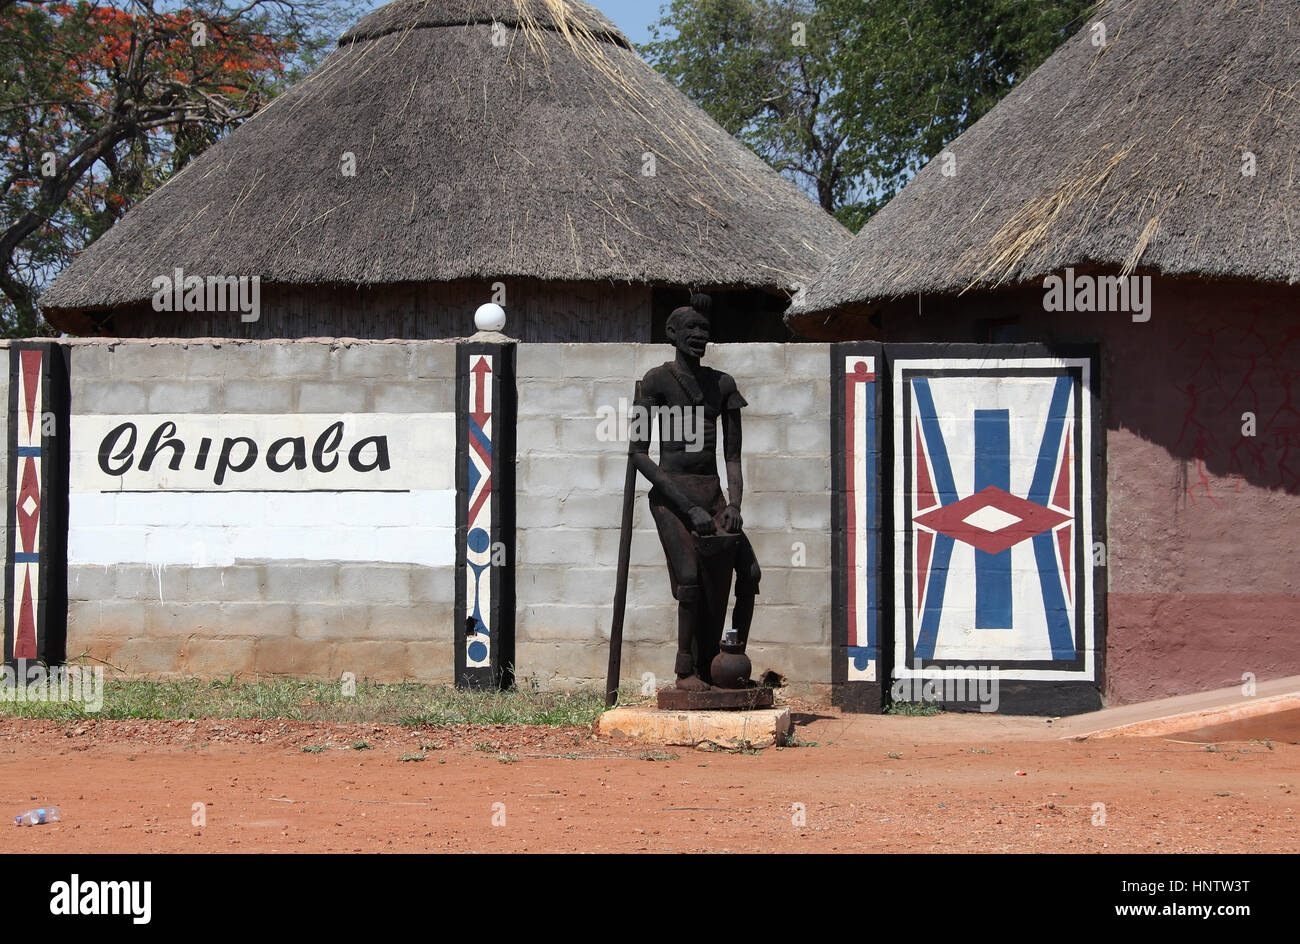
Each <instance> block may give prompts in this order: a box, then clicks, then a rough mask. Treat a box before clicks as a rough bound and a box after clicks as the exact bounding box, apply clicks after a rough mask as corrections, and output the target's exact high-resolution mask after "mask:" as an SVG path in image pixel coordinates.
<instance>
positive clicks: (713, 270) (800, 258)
mask: <svg viewBox="0 0 1300 944" xmlns="http://www.w3.org/2000/svg"><path fill="white" fill-rule="evenodd" d="M494 22H495V23H499V24H502V25H503V26H504V27H506V29H505V30H504V31H501V30H498V31H497V32H498V34H499V35H504V37H505V41H506V45H505V46H503V47H498V46H494V45H493V41H492V40H493V35H494V27H493V24H494ZM344 152H351V153H352V154H354V155H355V160H356V175H355V176H352V177H349V176H344V174H343V173H342V172H341V169H340V162H341V158H342V155H343V154H344ZM648 153H650V154H653V155H654V161H655V165H656V166H655V168H654V170H655V175H654V176H646V175H645V174H644V173H643V167H644V158H643V155H645V154H648ZM848 239H849V234H848V232H847V231H846V230H845V229H844V228H843V227H841V226H840V225H839V223H838V222H836V221H835V219H834V218H833V217H831V216H830V215H828V214H826V213H825V212H823V211H822V210H821V208H820V207H818V206H817V205H816V204H815V203H813V202H812V201H811V200H810V199H809V198H808V197H807V196H806V195H805V194H804V193H803V192H802V191H800V190H799V189H798V187H796V186H795V185H794V184H793V183H791V182H790V181H788V180H786V179H784V178H782V177H781V176H780V175H778V174H777V173H775V172H774V171H772V170H771V169H770V168H769V167H768V166H767V165H766V164H765V163H763V161H762V160H760V159H759V158H758V157H757V156H756V155H755V154H754V153H753V152H751V151H750V150H748V149H747V148H745V147H744V146H743V145H741V144H740V143H739V142H737V141H736V140H735V139H734V138H732V137H731V136H730V135H728V134H727V133H726V132H725V131H723V130H722V128H721V127H719V126H718V125H717V124H716V123H715V122H714V121H713V120H712V119H710V118H709V117H708V116H707V115H706V114H705V113H704V112H703V111H702V110H701V109H700V108H698V107H696V106H695V105H694V104H693V103H691V102H690V101H689V100H688V99H687V98H686V97H685V96H684V95H682V94H681V93H680V92H678V91H677V90H676V89H675V88H673V87H672V86H671V85H670V84H669V83H668V82H667V81H666V80H665V79H664V78H663V77H662V76H660V75H659V74H658V73H656V72H655V71H654V70H653V69H651V68H650V67H649V66H648V65H647V64H646V63H645V62H644V61H643V60H642V59H641V58H640V57H639V56H638V55H637V54H636V53H635V52H634V51H633V50H632V48H631V46H630V44H629V43H628V41H627V39H626V38H625V37H624V36H623V35H622V34H621V33H620V32H619V31H618V29H617V28H616V27H615V26H614V25H613V24H612V23H611V22H610V21H609V20H607V19H606V18H605V17H604V16H603V15H601V14H600V13H599V12H597V11H596V10H595V9H593V8H592V7H590V6H588V5H587V4H585V3H581V2H572V0H424V2H421V0H398V2H396V3H391V4H389V5H388V6H386V7H384V8H382V9H380V10H377V11H376V12H374V13H372V14H370V15H369V16H367V17H365V18H364V19H363V20H361V21H360V22H359V23H358V24H357V25H356V26H355V27H353V28H352V29H351V30H349V31H348V32H347V33H346V34H345V35H344V36H343V37H342V39H340V41H339V48H338V49H336V50H334V51H333V52H332V53H331V54H330V56H329V57H328V58H327V59H326V60H325V61H324V62H323V63H322V65H321V66H320V68H318V69H317V70H316V71H315V72H314V73H313V74H312V75H311V76H309V77H308V78H307V79H305V80H304V81H302V82H300V83H299V84H298V85H296V86H295V87H294V88H292V89H291V90H289V91H288V92H286V93H285V94H284V95H282V96H281V97H279V98H278V99H276V100H274V101H273V102H272V103H271V104H270V105H268V106H267V107H266V108H265V109H263V110H262V111H261V112H260V113H258V115H256V116H255V117H254V118H252V119H250V120H249V121H248V122H246V123H245V124H244V125H243V126H242V127H240V128H239V129H238V130H236V131H235V132H233V133H232V134H230V135H229V136H227V137H226V138H224V139H223V140H222V141H220V142H219V143H218V144H216V145H215V146H213V147H212V148H211V149H210V150H209V151H207V152H206V153H205V154H203V155H202V156H201V157H199V158H198V159H196V160H195V161H194V162H193V163H192V164H190V165H189V166H188V167H186V168H185V169H184V170H183V171H182V172H181V173H179V174H177V175H176V176H175V177H173V178H172V179H171V180H169V181H168V182H167V183H166V184H165V185H164V186H163V187H161V188H160V189H159V190H158V191H157V192H156V193H154V194H153V195H152V196H150V197H149V198H148V199H147V200H145V201H144V202H143V203H141V204H140V205H139V206H137V207H136V208H134V209H133V210H132V211H131V212H130V213H128V214H127V215H126V216H125V217H123V219H122V220H121V221H119V222H118V223H117V224H116V225H115V226H114V227H113V228H112V229H111V230H109V231H108V232H107V233H105V234H104V235H103V236H102V237H101V238H100V239H99V240H98V241H96V242H95V243H94V244H93V245H91V246H90V247H89V248H87V249H86V250H85V251H84V252H83V253H82V254H81V256H80V257H79V258H78V259H77V260H76V261H75V262H74V263H73V264H72V265H70V266H68V268H67V269H65V270H64V272H63V273H62V274H61V275H60V276H59V277H58V279H57V280H56V281H55V282H54V283H53V284H52V285H51V286H50V287H49V289H48V290H47V291H46V292H45V294H44V295H43V297H42V299H41V303H42V308H43V309H44V311H45V313H46V316H47V317H48V318H49V319H50V320H51V321H52V322H53V323H54V324H55V325H60V326H62V325H63V324H74V325H75V324H82V323H84V321H83V319H81V318H80V317H78V315H79V312H81V311H85V310H87V309H96V308H99V309H103V308H109V307H112V306H118V305H125V304H131V303H138V302H141V301H145V300H147V299H149V298H150V297H151V296H152V294H153V291H152V289H151V281H152V280H153V279H154V278H155V277H157V276H159V275H164V274H170V273H171V272H172V270H173V269H174V268H176V267H181V268H183V269H184V270H185V272H186V274H187V275H190V274H198V275H250V276H251V275H257V276H260V277H261V279H262V281H263V283H264V284H271V283H278V284H289V285H294V284H348V285H381V284H393V283H403V282H429V281H436V282H441V281H448V280H453V279H467V278H473V279H478V278H483V279H496V278H509V277H512V276H517V277H530V278H540V279H548V280H568V281H572V280H577V281H585V282H592V281H616V282H641V283H657V284H670V285H681V286H690V285H698V286H701V287H706V286H714V287H751V288H771V289H787V288H789V287H790V286H791V285H792V283H794V282H797V281H803V280H806V279H808V278H810V277H811V276H812V275H813V274H814V273H815V272H816V271H817V270H818V269H820V268H821V267H822V266H823V265H825V263H826V262H827V261H829V259H830V257H831V255H832V254H833V253H834V251H835V250H837V249H838V248H840V247H841V246H842V245H844V244H845V243H847V242H848ZM178 317H184V316H183V315H180V316H178Z"/></svg>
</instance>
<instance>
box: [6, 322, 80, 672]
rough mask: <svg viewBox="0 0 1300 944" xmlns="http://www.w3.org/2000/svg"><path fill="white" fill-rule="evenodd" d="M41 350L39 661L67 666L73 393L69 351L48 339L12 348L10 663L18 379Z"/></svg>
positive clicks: (9, 648) (9, 655) (9, 661)
mask: <svg viewBox="0 0 1300 944" xmlns="http://www.w3.org/2000/svg"><path fill="white" fill-rule="evenodd" d="M33 350H39V351H41V352H42V353H43V354H44V357H42V358H41V378H40V384H41V411H42V416H40V417H37V422H38V423H39V424H40V426H41V429H42V436H41V522H40V526H39V531H38V534H37V547H38V548H39V549H40V551H39V553H40V564H39V565H38V567H37V579H36V599H37V601H38V604H39V606H38V613H37V617H36V638H37V649H36V652H37V661H38V662H43V663H45V664H46V665H62V664H63V663H64V662H65V661H66V659H67V643H68V486H69V469H68V463H69V459H70V455H71V452H70V449H69V420H70V414H71V406H72V392H71V383H70V370H69V354H70V352H69V350H68V348H66V347H65V346H63V345H60V344H54V343H51V342H43V341H15V342H13V343H12V344H10V346H9V397H8V410H9V425H8V430H7V438H8V453H7V462H6V465H7V468H6V470H5V476H6V477H5V481H6V491H5V502H6V506H7V507H6V509H5V566H4V582H5V583H4V608H5V612H4V661H5V664H6V665H14V664H15V661H14V657H13V651H14V632H15V628H16V627H15V626H14V615H13V604H14V600H13V580H14V551H15V549H16V547H17V532H18V521H17V512H16V508H15V495H16V493H17V488H18V467H19V465H20V463H19V461H18V459H19V457H18V375H19V373H20V371H21V353H20V352H22V351H33ZM45 414H50V415H52V416H53V418H54V430H53V433H52V434H48V435H47V434H45V433H44V427H45V422H44V415H45Z"/></svg>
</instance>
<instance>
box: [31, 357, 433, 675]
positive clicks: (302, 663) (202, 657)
mask: <svg viewBox="0 0 1300 944" xmlns="http://www.w3.org/2000/svg"><path fill="white" fill-rule="evenodd" d="M455 365H456V361H455V345H454V344H452V343H444V342H410V343H407V342H398V343H392V342H330V341H325V342H309V341H290V342H261V343H249V342H231V341H221V342H202V341H190V342H150V341H117V342H110V341H93V342H91V341H84V342H72V352H71V368H72V370H71V374H72V414H73V430H74V436H73V439H74V441H73V449H74V450H76V449H78V448H84V445H85V444H78V443H77V442H76V435H75V431H76V427H77V416H78V415H85V416H89V415H97V414H116V413H122V414H131V413H140V414H173V415H174V414H177V413H202V414H211V415H217V416H231V415H240V414H283V415H286V416H288V415H292V414H326V415H330V419H331V421H332V419H333V418H335V417H336V416H337V415H339V414H347V413H388V414H394V413H397V414H407V413H425V414H430V413H447V414H451V413H454V410H455V371H456V366H455ZM6 376H7V375H6ZM147 435H148V433H147V432H146V431H144V430H143V429H142V431H141V437H142V438H143V437H145V436H147ZM452 441H453V443H454V439H453V440H452ZM142 445H143V443H141V446H142ZM310 446H311V443H310V442H309V443H308V448H309V449H310ZM139 448H140V447H137V451H138V450H139ZM190 448H193V446H190ZM453 448H454V446H453ZM453 481H454V479H453ZM75 487H76V486H75V483H74V492H75ZM90 497H91V498H93V496H90ZM141 497H142V498H148V497H149V496H141ZM166 497H167V498H168V499H172V498H176V497H178V496H175V495H168V496H166ZM240 497H242V496H226V495H222V493H220V492H206V493H203V494H202V495H201V496H199V498H200V499H202V500H199V501H198V502H197V503H191V504H192V505H193V507H192V508H191V517H194V516H196V515H197V517H195V518H194V520H192V521H189V522H188V523H186V522H178V521H175V520H172V519H173V518H174V517H175V515H176V514H177V513H179V512H178V509H177V508H176V507H172V506H169V507H168V508H155V509H154V510H155V511H156V512H157V513H159V514H162V515H163V518H160V519H159V520H158V522H157V523H156V524H157V525H159V526H160V527H162V528H169V529H170V530H169V533H170V534H171V535H172V536H173V537H183V536H184V535H185V534H187V533H188V534H191V535H195V536H198V535H199V533H200V532H202V531H204V527H205V526H209V527H210V526H211V525H213V524H214V522H212V521H209V520H208V518H207V517H204V514H205V512H204V508H207V507H208V506H209V505H211V504H212V501H210V500H208V499H212V500H217V501H227V500H229V499H235V498H240ZM255 497H256V498H257V499H258V500H259V501H260V502H261V504H260V505H258V507H259V508H262V509H263V513H264V514H265V516H266V517H268V518H274V521H272V522H271V524H286V525H287V524H295V523H296V524H298V525H303V526H304V527H301V528H298V529H296V530H295V529H293V528H288V527H287V526H286V527H284V528H278V529H277V528H274V527H272V528H271V529H270V530H266V531H265V533H264V534H263V538H258V537H257V535H258V534H259V533H262V532H259V531H258V530H257V528H258V525H259V522H258V521H257V520H256V519H257V517H258V516H257V515H256V514H253V515H252V517H251V518H250V519H249V520H248V521H244V522H243V524H244V526H245V530H246V531H247V532H248V533H245V534H244V535H243V537H242V538H241V539H240V540H239V541H232V542H226V543H230V549H231V554H230V555H225V556H229V557H231V559H229V560H226V559H221V558H222V557H223V554H224V552H222V553H214V555H213V556H214V560H213V561H212V562H211V563H210V564H208V565H207V566H194V565H193V564H194V562H193V561H186V562H185V563H181V564H176V563H168V562H166V561H155V562H154V563H149V561H153V560H154V556H155V555H156V553H157V547H158V538H159V535H160V533H161V532H160V531H158V530H153V529H151V528H150V527H148V525H149V521H145V520H144V519H143V518H141V519H140V520H139V521H135V519H132V522H131V523H128V524H123V522H121V521H117V522H114V523H113V531H112V534H113V535H115V538H114V540H116V541H119V542H121V543H122V546H123V549H124V550H123V553H122V554H121V555H119V557H118V559H119V560H121V561H132V560H133V561H138V562H130V563H127V562H121V563H109V564H101V563H80V564H77V563H73V564H71V565H70V567H69V575H68V596H69V627H68V653H69V656H70V657H75V656H77V655H80V654H82V653H86V654H89V655H92V656H94V657H96V658H99V659H103V660H104V661H105V662H108V663H110V664H112V665H115V666H119V667H121V668H123V669H126V670H127V671H129V672H131V673H135V674H149V675H176V674H198V675H223V674H228V673H232V672H234V673H258V674H271V675H275V674H285V675H315V676H326V677H338V676H339V675H340V674H341V673H343V672H353V673H355V674H356V676H357V677H358V678H367V677H368V678H375V679H386V680H398V679H408V678H409V679H418V680H423V681H444V682H449V681H451V679H452V677H453V666H452V647H451V642H450V640H451V638H452V632H453V630H452V623H453V620H452V608H453V607H452V601H453V599H454V596H455V568H454V510H453V512H452V516H451V518H450V520H437V521H432V520H431V521H429V522H426V523H427V524H429V525H430V527H429V528H427V529H425V531H427V533H425V532H423V531H422V532H421V534H420V536H419V540H421V541H425V540H427V541H430V542H435V543H440V544H447V545H448V547H447V548H444V549H442V550H441V551H439V552H438V553H433V554H431V555H427V556H426V555H422V554H412V553H409V552H403V551H401V550H400V549H399V550H398V551H397V552H393V551H392V548H393V545H394V544H397V543H400V542H399V541H398V540H397V538H398V536H399V534H398V533H399V532H401V533H402V534H405V532H406V531H407V530H409V528H418V527H419V525H420V523H419V522H411V523H410V525H409V528H408V526H404V525H403V524H402V523H401V522H398V521H377V520H375V518H374V515H375V514H382V509H380V508H378V507H374V508H372V507H371V506H372V505H375V501H376V496H375V495H374V494H371V493H366V494H364V495H356V496H351V497H355V498H356V499H357V500H356V501H355V502H350V501H348V499H349V497H350V496H348V495H329V496H320V498H321V502H322V504H321V507H320V509H319V511H320V514H319V515H316V514H314V513H313V512H311V509H306V510H304V508H303V507H302V506H303V502H304V500H308V501H309V500H310V499H311V498H312V497H313V496H311V495H310V494H296V493H295V494H288V495H281V494H276V495H270V496H263V495H259V496H255ZM78 498H79V496H77V495H75V494H74V495H73V499H74V502H73V508H72V516H71V517H72V520H71V522H70V527H71V531H72V533H71V535H70V538H71V541H72V543H73V544H74V545H76V544H77V542H78V540H79V539H81V538H86V537H87V536H88V535H89V526H90V525H91V524H92V522H90V521H89V520H79V518H78V514H79V511H78V509H79V508H80V509H81V514H82V517H83V518H84V516H85V515H86V514H89V513H90V510H93V509H92V506H94V507H95V508H98V507H99V505H98V504H96V503H95V502H94V501H91V502H90V504H87V503H85V502H82V503H80V504H79V503H78V502H77V501H76V499H78ZM326 499H329V501H328V502H326ZM448 500H452V499H450V498H449V499H448ZM286 502H287V503H289V504H290V505H292V506H293V507H292V508H291V509H290V510H291V511H292V510H295V509H296V512H297V513H298V514H297V517H302V516H303V515H304V514H305V515H306V519H304V521H297V520H296V519H295V520H294V521H292V522H290V521H288V519H287V518H284V516H283V515H280V516H279V517H276V515H277V510H276V509H277V508H280V506H282V505H285V503H286ZM444 503H445V502H444ZM99 504H102V503H99ZM145 504H147V505H149V507H150V508H153V507H154V506H156V505H158V502H156V501H155V502H153V503H152V504H150V503H148V502H146V503H145ZM173 504H174V503H173ZM245 504H247V503H246V502H245ZM326 504H329V505H330V507H329V508H327V507H325V505H326ZM381 504H382V502H381ZM345 506H354V507H355V509H356V511H357V516H356V521H355V526H356V535H357V539H358V541H360V542H361V544H359V545H358V546H357V547H356V548H355V549H354V550H355V553H353V552H352V551H349V552H348V553H347V555H346V556H347V557H349V558H350V559H348V560H339V559H329V557H330V555H329V554H326V553H324V552H323V551H322V552H321V553H312V554H310V555H309V554H297V553H296V552H295V551H294V548H295V547H297V548H299V549H301V548H302V547H303V546H304V545H303V542H304V540H306V541H308V542H310V541H311V540H312V535H314V534H319V535H320V536H321V538H322V540H321V542H319V543H320V545H321V547H325V546H327V545H328V543H329V542H327V541H325V540H324V538H325V537H327V535H325V533H324V531H325V530H328V531H329V533H330V535H332V536H334V537H337V538H338V540H336V541H335V542H334V545H335V546H337V547H343V546H345V545H346V542H344V544H339V541H342V540H343V538H344V537H345V534H344V532H345V531H347V530H348V529H347V528H346V527H344V526H345V525H347V524H348V523H349V522H348V521H347V520H346V516H344V518H340V517H339V514H338V512H340V510H341V508H344V507H345ZM124 507H125V506H124ZM187 507H189V506H187ZM286 507H287V506H286ZM452 508H453V509H454V505H453V506H452ZM331 509H332V510H331ZM367 509H369V511H367ZM246 510H247V509H246ZM281 510H283V509H281ZM181 511H183V509H181ZM444 511H445V509H444ZM117 513H118V514H119V515H120V514H123V513H125V512H124V511H123V510H122V509H118V511H117ZM250 513H251V512H250ZM209 517H210V515H209ZM244 517H249V515H245V516H244ZM447 517H448V516H447V515H445V514H441V513H440V514H439V515H432V516H431V518H439V519H442V518H447ZM327 518H328V519H329V521H326V520H325V519H327ZM164 519H165V520H164ZM199 519H202V520H199ZM335 519H338V520H335ZM150 520H152V519H150ZM385 524H386V525H389V526H391V528H392V530H388V529H385V528H384V527H381V525H385ZM79 529H81V530H79ZM250 529H251V530H250ZM322 529H323V530H322ZM290 531H293V532H294V533H289V532H290ZM335 532H337V534H335ZM250 535H251V537H250ZM196 539H197V538H196ZM137 541H138V543H140V544H141V547H140V549H139V552H138V553H135V554H132V553H128V552H127V551H126V547H127V545H131V544H132V543H133V542H137ZM250 542H251V543H250ZM376 542H382V544H383V546H382V547H380V546H374V547H369V545H376ZM83 543H84V542H83ZM208 543H212V542H208ZM216 543H217V544H223V542H216ZM223 546H224V544H223ZM368 547H369V549H367V548H368ZM214 548H215V545H214ZM258 548H261V550H260V551H259V550H258ZM84 550H85V551H86V553H85V554H83V555H82V556H84V557H87V558H88V559H90V558H95V559H97V558H96V557H95V554H92V553H90V552H91V550H92V548H90V547H85V548H84ZM102 550H103V549H102V548H100V549H99V550H98V551H97V552H96V553H101V554H102ZM318 550H319V548H318ZM77 553H79V552H78V551H77V550H76V549H75V547H74V549H73V553H72V554H71V555H70V556H71V557H73V559H74V561H75V560H76V554H77ZM338 554H339V556H340V557H342V556H344V555H343V553H342V552H338ZM285 555H292V556H291V557H290V558H289V559H285ZM313 557H315V558H319V557H325V558H326V559H309V558H313ZM417 560H423V561H425V563H414V562H412V561H417ZM430 563H433V564H436V566H430Z"/></svg>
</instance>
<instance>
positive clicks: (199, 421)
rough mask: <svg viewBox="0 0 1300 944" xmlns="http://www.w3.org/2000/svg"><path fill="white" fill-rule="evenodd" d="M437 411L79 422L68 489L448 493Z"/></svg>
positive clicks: (446, 448)
mask: <svg viewBox="0 0 1300 944" xmlns="http://www.w3.org/2000/svg"><path fill="white" fill-rule="evenodd" d="M453 435H454V423H453V422H452V419H451V417H450V416H448V415H444V414H422V413H406V414H384V413H364V414H346V415H342V416H340V415H337V414H335V415H333V416H331V415H328V414H311V413H306V414H154V415H142V416H141V415H136V416H122V415H114V416H108V415H80V416H74V417H73V424H72V439H73V448H72V480H73V483H74V491H93V492H102V491H127V492H130V491H270V492H284V491H290V492H293V491H407V490H422V489H429V488H435V489H437V488H444V487H450V485H449V483H453V482H454V473H453V471H452V468H451V464H450V463H451V456H452V454H453V453H454V449H453V448H452V443H451V441H450V440H451V437H452V436H453Z"/></svg>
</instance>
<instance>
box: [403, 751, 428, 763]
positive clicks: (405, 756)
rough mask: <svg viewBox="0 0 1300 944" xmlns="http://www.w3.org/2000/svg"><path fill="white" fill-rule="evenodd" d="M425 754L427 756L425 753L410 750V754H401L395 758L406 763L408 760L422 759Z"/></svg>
mask: <svg viewBox="0 0 1300 944" xmlns="http://www.w3.org/2000/svg"><path fill="white" fill-rule="evenodd" d="M427 756H428V755H427V754H420V753H418V752H412V753H410V754H403V755H402V756H401V757H399V758H397V759H398V760H400V761H402V762H403V763H408V762H410V761H418V760H424V759H425V757H427Z"/></svg>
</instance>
